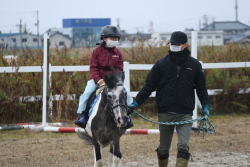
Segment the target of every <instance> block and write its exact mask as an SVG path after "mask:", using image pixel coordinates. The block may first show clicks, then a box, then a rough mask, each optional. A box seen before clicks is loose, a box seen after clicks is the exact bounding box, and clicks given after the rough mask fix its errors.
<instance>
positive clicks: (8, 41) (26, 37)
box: [0, 33, 41, 49]
mask: <svg viewBox="0 0 250 167" xmlns="http://www.w3.org/2000/svg"><path fill="white" fill-rule="evenodd" d="M0 41H1V43H4V44H5V45H6V48H7V49H9V48H19V49H20V48H22V47H26V46H27V47H29V48H31V49H34V48H38V38H37V35H34V34H30V33H6V34H0ZM39 48H41V41H39Z"/></svg>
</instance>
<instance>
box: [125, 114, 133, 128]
mask: <svg viewBox="0 0 250 167" xmlns="http://www.w3.org/2000/svg"><path fill="white" fill-rule="evenodd" d="M132 126H134V124H133V122H132V119H131V117H130V115H128V119H127V125H126V126H125V127H123V129H129V128H131V127H132Z"/></svg>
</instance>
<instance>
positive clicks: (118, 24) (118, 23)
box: [116, 17, 121, 30]
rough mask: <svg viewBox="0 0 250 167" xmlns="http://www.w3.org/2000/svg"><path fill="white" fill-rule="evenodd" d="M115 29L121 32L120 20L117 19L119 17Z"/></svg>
mask: <svg viewBox="0 0 250 167" xmlns="http://www.w3.org/2000/svg"><path fill="white" fill-rule="evenodd" d="M116 21H117V27H118V28H119V29H120V30H121V27H120V19H119V17H118V18H117V20H116Z"/></svg>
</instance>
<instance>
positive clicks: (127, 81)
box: [123, 61, 130, 93]
mask: <svg viewBox="0 0 250 167" xmlns="http://www.w3.org/2000/svg"><path fill="white" fill-rule="evenodd" d="M123 69H124V72H125V80H124V85H125V86H126V88H127V89H128V91H129V93H130V70H129V62H127V61H124V62H123Z"/></svg>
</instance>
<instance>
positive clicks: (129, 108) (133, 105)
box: [127, 101, 138, 115]
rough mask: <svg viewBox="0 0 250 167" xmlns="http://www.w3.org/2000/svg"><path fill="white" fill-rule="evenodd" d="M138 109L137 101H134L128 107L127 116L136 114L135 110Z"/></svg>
mask: <svg viewBox="0 0 250 167" xmlns="http://www.w3.org/2000/svg"><path fill="white" fill-rule="evenodd" d="M136 107H138V103H137V102H136V101H133V103H131V104H129V105H128V111H127V115H130V114H132V113H133V112H134V109H135V108H136Z"/></svg>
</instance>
